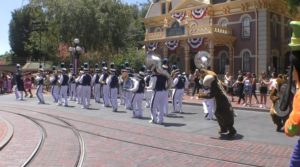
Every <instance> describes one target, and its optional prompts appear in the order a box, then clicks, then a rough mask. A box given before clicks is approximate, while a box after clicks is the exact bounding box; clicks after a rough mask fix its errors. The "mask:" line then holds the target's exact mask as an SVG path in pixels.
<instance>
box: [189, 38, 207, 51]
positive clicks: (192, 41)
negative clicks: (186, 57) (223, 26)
mask: <svg viewBox="0 0 300 167" xmlns="http://www.w3.org/2000/svg"><path fill="white" fill-rule="evenodd" d="M203 41H204V38H203V37H199V38H189V39H188V43H189V45H190V47H191V48H193V49H196V48H198V47H200V46H201V45H202V44H203Z"/></svg>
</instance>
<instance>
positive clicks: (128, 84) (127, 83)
mask: <svg viewBox="0 0 300 167" xmlns="http://www.w3.org/2000/svg"><path fill="white" fill-rule="evenodd" d="M129 70H130V67H126V68H125V69H124V70H122V78H123V90H124V91H123V93H124V100H125V108H126V109H127V110H132V106H131V100H132V96H133V95H132V92H129V91H126V90H128V89H130V88H132V86H133V82H132V79H131V77H129Z"/></svg>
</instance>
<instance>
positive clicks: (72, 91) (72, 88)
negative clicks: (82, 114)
mask: <svg viewBox="0 0 300 167" xmlns="http://www.w3.org/2000/svg"><path fill="white" fill-rule="evenodd" d="M69 96H70V100H75V97H76V84H75V83H70V86H69Z"/></svg>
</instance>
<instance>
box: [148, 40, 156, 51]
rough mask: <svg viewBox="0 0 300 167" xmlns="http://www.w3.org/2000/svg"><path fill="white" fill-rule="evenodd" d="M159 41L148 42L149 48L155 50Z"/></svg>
mask: <svg viewBox="0 0 300 167" xmlns="http://www.w3.org/2000/svg"><path fill="white" fill-rule="evenodd" d="M157 44H158V43H157V42H153V43H148V44H147V49H148V50H155V49H156V48H157Z"/></svg>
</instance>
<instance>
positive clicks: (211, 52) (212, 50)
mask: <svg viewBox="0 0 300 167" xmlns="http://www.w3.org/2000/svg"><path fill="white" fill-rule="evenodd" d="M214 45H215V44H214V41H213V39H210V41H209V44H208V49H209V54H210V58H211V60H210V67H211V70H212V71H214V57H215V56H214V52H215V46H214Z"/></svg>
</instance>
